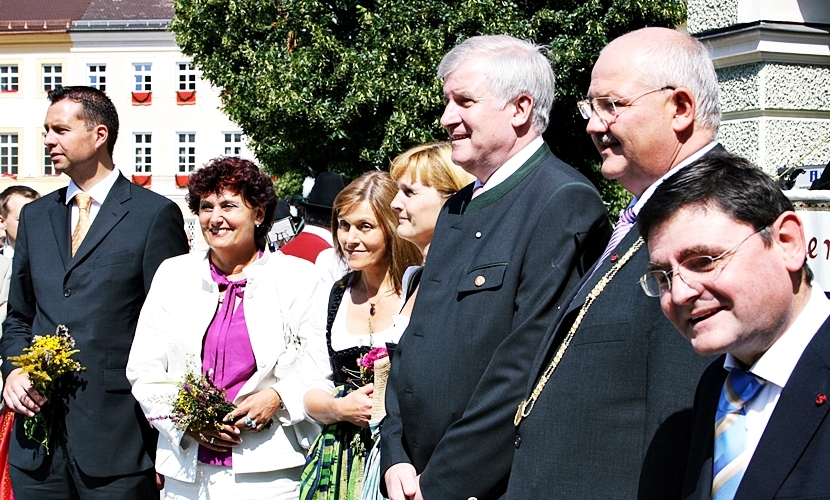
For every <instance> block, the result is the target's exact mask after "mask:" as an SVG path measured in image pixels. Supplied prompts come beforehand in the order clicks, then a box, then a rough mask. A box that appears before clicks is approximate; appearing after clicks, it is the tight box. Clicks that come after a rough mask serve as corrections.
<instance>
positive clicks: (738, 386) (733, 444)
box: [712, 368, 765, 500]
mask: <svg viewBox="0 0 830 500" xmlns="http://www.w3.org/2000/svg"><path fill="white" fill-rule="evenodd" d="M764 383H765V381H764V380H763V379H759V378H758V377H756V376H755V375H752V374H751V373H747V372H745V371H742V370H739V369H738V368H733V369H732V370H731V371H730V372H729V375H727V376H726V381H725V382H724V383H723V389H722V390H721V395H720V399H719V400H718V411H717V417H716V420H715V453H714V457H715V461H714V466H713V477H714V479H713V481H712V499H713V500H731V499H733V498H735V493H736V492H737V491H738V486H740V484H741V479H743V477H744V472H745V471H746V466H747V465H748V464H749V459H750V455H749V453H747V449H746V404H747V403H748V402H749V401H750V400H752V398H754V397H755V395H756V394H758V392H759V391H760V390H761V388H762V387H763V386H764Z"/></svg>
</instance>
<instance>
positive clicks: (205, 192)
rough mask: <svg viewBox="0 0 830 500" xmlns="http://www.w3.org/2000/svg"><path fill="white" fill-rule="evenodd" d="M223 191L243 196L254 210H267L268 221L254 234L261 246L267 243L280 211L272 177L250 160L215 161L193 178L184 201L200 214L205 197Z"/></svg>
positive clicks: (225, 159)
mask: <svg viewBox="0 0 830 500" xmlns="http://www.w3.org/2000/svg"><path fill="white" fill-rule="evenodd" d="M224 191H229V192H231V193H233V194H236V195H239V196H241V197H242V199H243V200H245V203H247V204H248V205H249V206H250V207H251V208H259V207H264V208H265V218H264V219H263V222H262V224H260V225H259V227H257V228H256V230H255V231H254V236H255V237H256V238H257V240H258V243H259V244H260V245H262V244H264V238H265V235H266V234H268V231H270V230H271V225H273V223H274V213H275V212H276V210H277V195H276V194H275V193H274V183H273V182H272V181H271V177H269V176H268V174H266V173H265V172H262V171H261V170H260V169H259V167H257V166H256V165H255V164H254V163H253V162H251V161H248V160H243V159H242V158H239V157H236V156H226V157H219V158H214V159H213V160H211V161H209V162H208V163H207V164H206V165H205V166H204V167H203V168H200V169H199V170H197V171H196V172H194V173H193V174H192V175H191V176H190V179H188V181H187V196H186V197H185V201H187V206H188V208H190V211H191V212H193V214H194V215H198V214H199V204H200V203H201V201H202V199H203V198H205V197H207V196H210V195H212V194H219V193H222V192H224Z"/></svg>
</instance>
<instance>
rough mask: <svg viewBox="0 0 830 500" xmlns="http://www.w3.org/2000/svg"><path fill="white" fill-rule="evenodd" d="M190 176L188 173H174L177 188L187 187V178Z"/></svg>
mask: <svg viewBox="0 0 830 500" xmlns="http://www.w3.org/2000/svg"><path fill="white" fill-rule="evenodd" d="M189 178H190V174H176V187H177V188H186V187H187V180H188V179H189Z"/></svg>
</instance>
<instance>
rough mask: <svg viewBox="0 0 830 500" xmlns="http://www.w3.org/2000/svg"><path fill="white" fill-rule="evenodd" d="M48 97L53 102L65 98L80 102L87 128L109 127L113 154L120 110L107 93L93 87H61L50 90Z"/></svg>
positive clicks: (109, 144)
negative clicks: (117, 109)
mask: <svg viewBox="0 0 830 500" xmlns="http://www.w3.org/2000/svg"><path fill="white" fill-rule="evenodd" d="M47 97H48V99H49V102H50V103H52V104H55V103H56V102H60V101H63V100H65V99H68V100H70V101H73V102H77V103H78V104H80V105H81V113H80V118H81V120H83V121H84V124H85V125H86V129H87V130H92V127H95V126H98V125H103V126H105V127H107V132H108V135H107V152H108V153H109V155H110V156H112V152H113V150H114V149H115V141H116V139H118V112H117V111H116V110H115V106H114V105H113V104H112V101H110V98H109V97H107V95H106V94H105V93H103V92H101V91H100V90H98V89H96V88H93V87H84V86H76V87H59V88H57V89H55V90H52V91H51V92H49V94H48V95H47Z"/></svg>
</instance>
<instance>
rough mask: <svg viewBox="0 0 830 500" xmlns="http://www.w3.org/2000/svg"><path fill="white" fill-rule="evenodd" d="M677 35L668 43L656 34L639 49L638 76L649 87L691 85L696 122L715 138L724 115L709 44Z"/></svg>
mask: <svg viewBox="0 0 830 500" xmlns="http://www.w3.org/2000/svg"><path fill="white" fill-rule="evenodd" d="M677 35H678V36H677V37H676V41H675V40H672V41H671V42H669V43H667V42H666V40H665V39H663V38H657V39H655V42H654V43H651V44H649V45H648V46H645V47H643V48H642V49H640V50H639V51H638V53H637V54H636V56H635V59H634V61H633V62H634V67H635V68H637V72H638V73H639V74H640V75H641V76H640V78H639V79H638V80H639V81H640V83H642V84H643V85H645V86H646V87H648V88H660V87H664V86H671V87H675V88H677V87H685V88H687V89H689V91H690V92H691V93H692V95H693V96H694V98H695V104H696V109H695V122H696V123H697V124H698V125H699V126H700V127H701V128H703V129H706V130H709V131H711V132H712V138H713V139H714V136H715V135H716V134H717V132H718V127H719V126H720V118H721V113H720V106H719V104H718V75H717V73H715V66H714V65H713V64H712V59H711V58H710V57H709V52H708V51H707V50H706V47H705V46H704V45H703V44H702V43H700V42H699V41H698V40H697V39H696V38H694V37H692V36H689V35H685V34H681V33H679V32H678V33H677ZM604 51H605V49H603V52H604ZM600 54H601V53H600Z"/></svg>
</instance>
